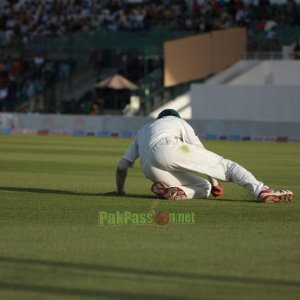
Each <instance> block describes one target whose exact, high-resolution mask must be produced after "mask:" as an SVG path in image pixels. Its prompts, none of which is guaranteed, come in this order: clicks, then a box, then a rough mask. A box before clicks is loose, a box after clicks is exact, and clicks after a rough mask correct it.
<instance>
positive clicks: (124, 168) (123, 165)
mask: <svg viewBox="0 0 300 300" xmlns="http://www.w3.org/2000/svg"><path fill="white" fill-rule="evenodd" d="M131 165H132V163H131V162H130V161H128V160H126V159H124V158H121V159H120V161H119V163H118V166H117V170H116V194H117V195H120V196H123V195H125V181H126V178H127V173H128V168H129V167H130V166H131Z"/></svg>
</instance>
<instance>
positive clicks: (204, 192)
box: [195, 180, 212, 199]
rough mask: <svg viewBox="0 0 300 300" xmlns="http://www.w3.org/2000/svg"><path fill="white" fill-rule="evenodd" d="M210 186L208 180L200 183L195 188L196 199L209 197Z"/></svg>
mask: <svg viewBox="0 0 300 300" xmlns="http://www.w3.org/2000/svg"><path fill="white" fill-rule="evenodd" d="M211 188H212V185H211V184H210V182H209V181H208V180H206V181H202V182H201V183H200V184H199V185H198V186H197V192H196V195H195V196H196V198H199V199H205V198H207V197H208V196H209V195H210V192H211Z"/></svg>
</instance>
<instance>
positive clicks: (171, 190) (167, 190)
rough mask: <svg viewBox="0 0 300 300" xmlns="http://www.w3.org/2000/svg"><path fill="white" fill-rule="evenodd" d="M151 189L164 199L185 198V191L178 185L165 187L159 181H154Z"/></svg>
mask: <svg viewBox="0 0 300 300" xmlns="http://www.w3.org/2000/svg"><path fill="white" fill-rule="evenodd" d="M151 191H152V193H154V194H155V195H157V196H158V197H159V198H161V199H165V200H175V201H177V200H186V199H187V196H186V194H185V192H184V191H183V190H182V189H180V188H178V187H167V186H166V185H164V184H163V183H161V182H155V183H153V184H152V186H151Z"/></svg>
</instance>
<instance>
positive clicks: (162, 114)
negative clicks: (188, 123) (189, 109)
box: [157, 108, 181, 119]
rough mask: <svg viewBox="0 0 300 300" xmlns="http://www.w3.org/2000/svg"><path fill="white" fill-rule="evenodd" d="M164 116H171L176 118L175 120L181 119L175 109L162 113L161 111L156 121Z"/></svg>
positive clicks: (165, 110)
mask: <svg viewBox="0 0 300 300" xmlns="http://www.w3.org/2000/svg"><path fill="white" fill-rule="evenodd" d="M166 116H173V117H177V118H181V117H180V115H179V113H178V112H177V111H176V110H175V109H170V108H168V109H164V110H163V111H161V112H160V113H159V115H158V117H157V119H160V118H163V117H166Z"/></svg>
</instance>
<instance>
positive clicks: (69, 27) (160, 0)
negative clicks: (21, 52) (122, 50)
mask: <svg viewBox="0 0 300 300" xmlns="http://www.w3.org/2000/svg"><path fill="white" fill-rule="evenodd" d="M139 2H140V3H136V1H134V3H133V4H131V3H130V1H124V0H123V1H121V0H111V1H104V0H44V1H40V0H9V1H8V0H6V1H4V4H3V5H2V9H1V10H0V44H4V45H8V44H10V43H13V42H21V43H23V44H28V43H30V42H31V41H33V40H35V39H39V38H45V37H59V36H64V35H68V34H71V33H75V32H89V31H93V30H103V29H105V30H112V31H116V30H147V29H149V28H150V27H151V26H153V25H167V26H169V27H171V28H172V29H174V30H193V31H197V32H207V31H210V30H217V29H222V28H228V27H231V26H250V25H253V24H254V26H255V29H257V30H260V29H262V28H263V27H264V25H265V23H266V22H267V21H270V20H272V21H273V22H275V23H276V24H277V25H278V26H280V25H281V24H284V23H289V24H292V25H294V24H297V25H300V19H299V10H298V7H297V5H296V2H295V0H286V1H285V3H284V4H283V5H271V3H270V1H269V0H229V1H225V0H192V1H191V0H190V1H189V0H173V1H170V0H154V1H139Z"/></svg>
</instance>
